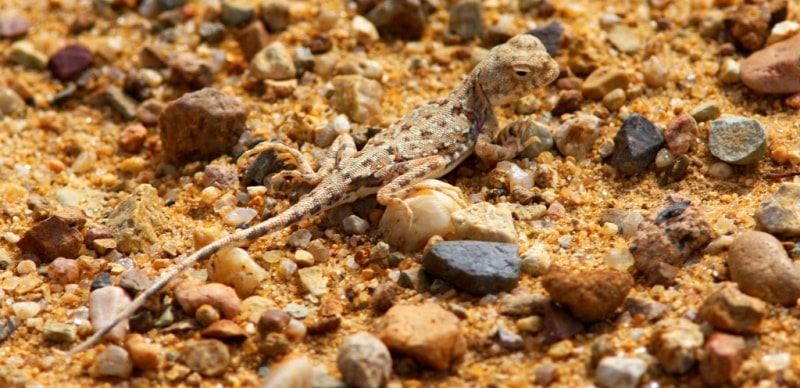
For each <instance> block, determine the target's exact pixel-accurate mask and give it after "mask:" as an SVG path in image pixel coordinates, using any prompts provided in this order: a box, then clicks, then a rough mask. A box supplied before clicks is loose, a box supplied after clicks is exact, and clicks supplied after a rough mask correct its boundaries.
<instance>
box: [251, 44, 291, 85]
mask: <svg viewBox="0 0 800 388" xmlns="http://www.w3.org/2000/svg"><path fill="white" fill-rule="evenodd" d="M250 71H251V72H252V74H253V76H255V77H256V78H257V79H259V80H265V79H271V80H286V79H291V78H294V77H295V75H297V69H296V68H295V66H294V61H293V60H292V56H291V54H289V51H288V50H286V46H284V45H283V43H281V42H280V41H274V42H272V43H270V44H269V45H267V47H264V48H263V49H262V50H261V51H259V52H258V53H257V54H256V55H255V56H254V57H253V59H252V60H251V61H250Z"/></svg>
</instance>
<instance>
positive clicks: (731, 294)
mask: <svg viewBox="0 0 800 388" xmlns="http://www.w3.org/2000/svg"><path fill="white" fill-rule="evenodd" d="M766 316H767V306H766V304H765V303H764V302H762V301H761V300H759V299H756V298H753V297H750V296H747V295H745V294H743V293H741V292H740V291H739V289H738V288H737V287H736V285H735V284H733V283H726V284H724V285H723V286H722V287H721V288H720V289H719V290H717V291H715V292H714V293H713V294H711V295H709V297H708V298H706V300H705V301H704V302H703V304H702V305H700V319H702V320H705V321H708V323H710V324H712V325H713V326H714V327H716V328H718V329H721V330H726V331H730V332H734V333H738V334H756V333H758V331H759V328H760V326H761V320H763V319H764V317H766Z"/></svg>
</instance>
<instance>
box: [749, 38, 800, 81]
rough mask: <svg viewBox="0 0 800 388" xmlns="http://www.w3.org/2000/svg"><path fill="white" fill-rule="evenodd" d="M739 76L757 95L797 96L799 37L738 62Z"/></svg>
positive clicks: (799, 75)
mask: <svg viewBox="0 0 800 388" xmlns="http://www.w3.org/2000/svg"><path fill="white" fill-rule="evenodd" d="M739 76H740V77H741V80H742V83H744V84H745V85H746V86H747V87H748V88H750V89H753V90H755V91H757V92H759V93H767V94H789V93H797V92H800V35H795V36H794V37H792V38H789V39H787V40H784V41H781V42H778V43H775V44H773V45H770V46H767V47H765V48H764V49H762V50H759V51H756V52H754V53H753V54H751V55H750V56H749V57H747V58H746V59H745V60H743V61H742V65H741V68H740V70H739Z"/></svg>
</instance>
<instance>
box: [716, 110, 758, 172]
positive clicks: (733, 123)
mask: <svg viewBox="0 0 800 388" xmlns="http://www.w3.org/2000/svg"><path fill="white" fill-rule="evenodd" d="M708 148H709V149H710V150H711V153H712V154H713V155H714V156H716V157H718V158H719V159H720V160H722V161H723V162H727V163H731V164H742V165H745V164H753V163H756V162H758V161H759V160H761V158H763V157H764V155H766V153H767V132H766V131H764V128H763V127H762V126H761V124H760V123H759V122H758V121H756V120H753V119H749V118H746V117H740V116H731V115H728V116H722V117H720V118H718V119H716V120H714V121H712V122H711V130H710V131H709V132H708Z"/></svg>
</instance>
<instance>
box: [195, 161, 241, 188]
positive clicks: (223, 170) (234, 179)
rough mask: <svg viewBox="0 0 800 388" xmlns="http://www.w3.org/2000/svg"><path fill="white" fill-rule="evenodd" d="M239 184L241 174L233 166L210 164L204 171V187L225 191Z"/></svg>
mask: <svg viewBox="0 0 800 388" xmlns="http://www.w3.org/2000/svg"><path fill="white" fill-rule="evenodd" d="M238 182H239V172H238V171H237V170H236V169H235V168H234V167H232V166H223V165H219V164H209V165H207V166H206V167H205V169H203V187H209V186H214V187H216V188H218V189H221V190H225V189H228V188H230V187H232V186H234V185H235V184H236V183H238Z"/></svg>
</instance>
